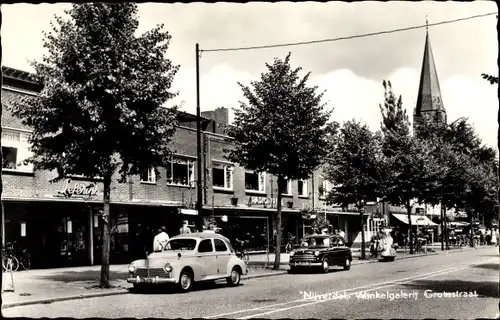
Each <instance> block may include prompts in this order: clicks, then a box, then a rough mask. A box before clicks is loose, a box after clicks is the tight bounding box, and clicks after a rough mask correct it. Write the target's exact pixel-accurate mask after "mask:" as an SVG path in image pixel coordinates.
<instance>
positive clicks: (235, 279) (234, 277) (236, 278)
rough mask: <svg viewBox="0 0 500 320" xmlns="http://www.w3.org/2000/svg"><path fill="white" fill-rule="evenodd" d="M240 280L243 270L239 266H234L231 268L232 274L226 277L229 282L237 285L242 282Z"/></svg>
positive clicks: (231, 284)
mask: <svg viewBox="0 0 500 320" xmlns="http://www.w3.org/2000/svg"><path fill="white" fill-rule="evenodd" d="M240 280H241V272H240V270H239V269H238V268H237V267H234V268H233V270H231V275H230V276H229V277H227V279H226V281H227V284H229V285H230V286H233V287H235V286H237V285H239V284H240Z"/></svg>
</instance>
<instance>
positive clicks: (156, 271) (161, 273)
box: [134, 268, 170, 278]
mask: <svg viewBox="0 0 500 320" xmlns="http://www.w3.org/2000/svg"><path fill="white" fill-rule="evenodd" d="M134 276H135V277H137V276H139V277H141V278H152V277H170V273H166V272H165V270H163V269H162V268H150V269H149V273H148V269H146V268H137V269H136V270H135V272H134Z"/></svg>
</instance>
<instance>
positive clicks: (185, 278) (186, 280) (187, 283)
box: [179, 270, 194, 292]
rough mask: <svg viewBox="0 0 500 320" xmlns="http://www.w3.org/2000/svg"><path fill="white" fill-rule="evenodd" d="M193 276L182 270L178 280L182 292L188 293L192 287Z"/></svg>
mask: <svg viewBox="0 0 500 320" xmlns="http://www.w3.org/2000/svg"><path fill="white" fill-rule="evenodd" d="M193 282H194V280H193V274H192V273H191V272H190V271H189V270H184V271H182V273H181V276H180V278H179V287H180V289H181V291H182V292H188V291H190V290H191V289H192V287H193Z"/></svg>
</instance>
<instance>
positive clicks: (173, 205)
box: [1, 67, 376, 267]
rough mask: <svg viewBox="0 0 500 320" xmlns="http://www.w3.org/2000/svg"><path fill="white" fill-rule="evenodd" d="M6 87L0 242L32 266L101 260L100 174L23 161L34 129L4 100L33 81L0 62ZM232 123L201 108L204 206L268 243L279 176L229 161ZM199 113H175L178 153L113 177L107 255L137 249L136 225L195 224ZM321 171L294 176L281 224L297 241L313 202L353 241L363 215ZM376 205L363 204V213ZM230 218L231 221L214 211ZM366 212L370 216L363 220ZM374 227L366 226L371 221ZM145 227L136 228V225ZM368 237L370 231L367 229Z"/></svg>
mask: <svg viewBox="0 0 500 320" xmlns="http://www.w3.org/2000/svg"><path fill="white" fill-rule="evenodd" d="M3 71H4V73H3V77H4V86H3V88H2V106H3V111H4V112H3V116H2V122H1V125H2V151H4V159H3V184H4V186H3V193H2V204H3V212H2V214H3V219H2V232H3V239H4V242H17V243H18V244H19V245H20V246H25V247H26V248H28V249H29V251H30V252H31V253H32V256H33V266H34V267H51V266H60V265H83V264H99V263H100V257H101V251H100V244H101V238H100V236H101V221H100V220H99V219H100V218H99V214H98V213H99V210H100V209H102V190H103V188H102V182H101V181H90V180H88V179H85V178H83V177H68V179H65V180H62V181H60V182H57V183H50V180H51V179H53V178H54V177H55V176H56V173H55V172H48V171H34V170H33V167H32V166H29V165H28V166H22V165H21V166H20V165H18V164H19V162H20V161H22V160H23V159H25V158H27V157H28V156H29V155H30V152H29V148H28V144H27V137H28V135H29V134H30V128H26V127H24V126H23V125H22V124H21V121H20V120H19V119H17V118H15V117H13V116H12V115H11V114H9V112H8V111H7V110H6V108H5V107H8V105H9V104H12V103H13V102H14V101H16V100H19V99H21V98H22V97H23V96H24V95H34V94H36V92H37V91H38V90H40V88H39V87H37V85H36V84H35V83H33V82H31V81H30V80H29V74H28V73H26V72H22V71H18V70H15V69H11V68H5V67H4V68H3ZM227 124H228V110H227V109H225V108H219V109H216V110H214V111H211V112H204V113H203V117H202V129H203V132H202V143H203V146H202V150H203V155H202V168H203V177H202V179H203V180H202V181H203V183H202V185H203V198H204V199H203V211H204V212H203V214H202V215H205V216H206V215H212V216H213V217H215V218H216V220H217V223H218V225H219V226H220V227H221V228H222V229H223V232H224V233H225V234H226V235H227V236H228V237H230V238H233V239H234V238H236V237H239V238H249V240H251V243H252V246H253V247H254V248H256V249H264V247H265V246H266V245H267V243H268V241H270V243H272V228H273V223H272V221H273V217H274V215H275V211H276V198H277V197H276V196H277V185H276V178H275V177H273V176H271V175H269V174H261V175H257V174H254V173H253V172H250V171H247V170H245V168H242V167H240V166H238V165H237V164H233V163H230V162H229V161H228V160H227V159H226V158H225V154H224V149H225V148H230V147H231V144H230V143H228V142H227V140H226V136H224V135H223V132H224V127H225V126H227ZM195 128H196V117H195V116H193V115H190V114H187V113H182V112H181V113H180V114H179V127H178V128H177V130H176V133H175V136H174V138H173V140H172V146H171V147H172V150H173V151H174V154H175V156H174V160H173V161H172V163H170V164H168V165H167V167H166V168H159V172H160V176H159V177H157V176H155V174H154V171H149V172H145V173H144V174H143V175H141V176H131V177H129V180H128V181H127V182H126V183H118V182H117V179H118V177H114V178H113V180H112V186H111V217H110V218H111V225H112V227H113V228H112V253H111V263H124V262H128V261H130V259H133V258H134V257H135V256H137V255H138V254H140V253H139V252H137V251H138V250H136V249H135V248H134V244H135V243H136V241H135V240H136V239H137V238H136V234H137V232H138V230H139V229H142V230H149V233H148V237H149V238H148V240H147V241H149V242H150V243H151V245H152V238H153V236H154V232H155V231H156V230H157V229H158V228H159V227H160V226H166V227H167V230H168V233H169V235H171V236H172V235H176V234H177V233H178V229H179V228H180V226H181V221H182V220H184V219H187V220H189V221H190V224H191V225H194V224H195V222H198V223H199V220H200V216H193V215H186V214H185V213H192V211H190V210H180V209H183V208H194V205H195V203H196V200H197V199H196V183H195V181H196V174H197V173H196V160H197V157H196V129H195ZM328 187H329V186H328V183H327V182H326V181H324V179H323V178H322V172H321V169H320V170H318V172H316V173H314V174H313V175H312V177H311V178H310V179H308V180H306V181H290V182H289V184H288V188H289V190H288V191H287V192H286V194H285V195H283V213H284V214H283V217H284V219H283V227H284V237H285V241H286V239H287V234H288V233H291V234H292V235H295V236H296V241H298V240H299V239H300V238H301V237H302V236H303V235H304V234H305V233H308V232H309V231H308V227H307V226H308V224H309V223H310V222H309V221H305V220H303V219H302V216H301V214H300V211H301V210H302V209H306V208H309V209H311V208H314V209H315V210H316V211H317V212H319V213H320V214H325V215H326V216H327V217H328V219H329V221H330V223H331V228H332V229H343V230H344V231H345V232H346V234H347V240H348V242H351V243H356V242H359V241H360V232H359V231H360V227H359V226H360V220H359V219H360V218H359V215H358V213H356V212H354V211H353V210H348V211H342V210H341V209H340V208H338V207H334V206H326V205H325V202H324V198H322V189H328ZM374 210H376V208H368V209H367V215H368V216H369V215H370V213H371V212H372V211H374ZM223 216H227V217H228V220H227V222H223V221H222V220H221V219H220V218H221V217H223ZM368 219H370V218H368ZM368 225H370V224H368ZM139 226H141V228H139ZM365 231H367V232H368V234H367V236H369V232H370V230H369V229H367V230H365Z"/></svg>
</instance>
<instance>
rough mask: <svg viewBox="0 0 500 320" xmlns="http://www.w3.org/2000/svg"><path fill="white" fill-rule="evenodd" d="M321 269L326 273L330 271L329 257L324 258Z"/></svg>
mask: <svg viewBox="0 0 500 320" xmlns="http://www.w3.org/2000/svg"><path fill="white" fill-rule="evenodd" d="M321 269H322V270H323V272H324V273H328V271H329V270H330V262H329V261H328V258H326V257H325V258H323V261H322V262H321Z"/></svg>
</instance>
